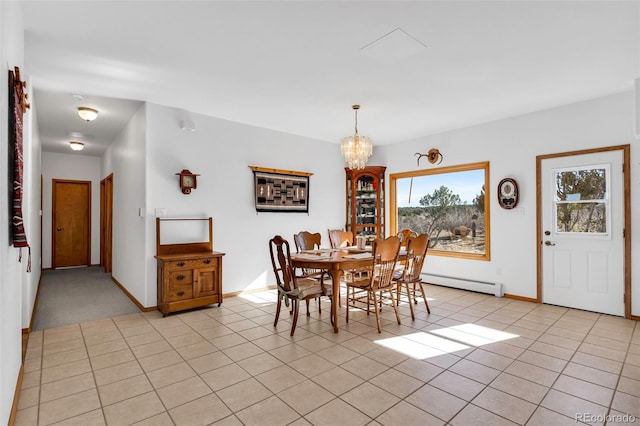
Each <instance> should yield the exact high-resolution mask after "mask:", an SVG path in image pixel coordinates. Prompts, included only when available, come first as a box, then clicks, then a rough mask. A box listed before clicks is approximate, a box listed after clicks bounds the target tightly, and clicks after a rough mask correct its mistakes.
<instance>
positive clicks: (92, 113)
mask: <svg viewBox="0 0 640 426" xmlns="http://www.w3.org/2000/svg"><path fill="white" fill-rule="evenodd" d="M78 115H79V116H80V118H82V119H83V120H84V121H93V120H95V119H96V118H98V111H97V110H95V109H93V108H88V107H80V108H78Z"/></svg>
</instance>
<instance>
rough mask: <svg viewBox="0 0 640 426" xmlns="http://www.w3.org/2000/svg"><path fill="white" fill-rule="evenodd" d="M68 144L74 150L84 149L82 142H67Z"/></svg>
mask: <svg viewBox="0 0 640 426" xmlns="http://www.w3.org/2000/svg"><path fill="white" fill-rule="evenodd" d="M69 146H70V147H71V149H72V150H74V151H82V150H83V149H84V144H83V143H82V142H78V141H71V142H69Z"/></svg>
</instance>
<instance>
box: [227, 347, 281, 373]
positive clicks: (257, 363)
mask: <svg viewBox="0 0 640 426" xmlns="http://www.w3.org/2000/svg"><path fill="white" fill-rule="evenodd" d="M237 364H238V365H239V366H240V367H242V368H243V369H244V370H246V371H247V372H248V373H249V374H251V375H253V376H256V375H258V374H260V373H264V372H265V371H269V370H271V369H272V368H276V367H280V366H281V365H283V363H282V362H281V361H280V360H278V359H277V358H275V357H274V356H272V355H271V354H269V353H268V352H262V353H260V354H258V355H254V356H252V357H250V358H246V359H243V360H242V361H238V363H237Z"/></svg>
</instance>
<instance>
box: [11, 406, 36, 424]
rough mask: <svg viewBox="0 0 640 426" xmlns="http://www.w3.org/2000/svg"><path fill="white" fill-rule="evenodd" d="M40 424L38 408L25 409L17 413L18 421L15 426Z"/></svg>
mask: <svg viewBox="0 0 640 426" xmlns="http://www.w3.org/2000/svg"><path fill="white" fill-rule="evenodd" d="M37 424H38V406H37V405H34V406H33V407H29V408H25V409H24V410H18V411H17V412H16V420H15V423H14V425H13V426H33V425H37Z"/></svg>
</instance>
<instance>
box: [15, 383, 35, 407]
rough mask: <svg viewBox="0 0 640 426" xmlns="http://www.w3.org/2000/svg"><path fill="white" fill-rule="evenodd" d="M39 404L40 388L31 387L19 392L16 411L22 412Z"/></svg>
mask: <svg viewBox="0 0 640 426" xmlns="http://www.w3.org/2000/svg"><path fill="white" fill-rule="evenodd" d="M38 404H40V388H39V387H31V388H28V389H25V390H23V391H20V399H19V400H18V410H24V409H25V408H29V407H36V406H38Z"/></svg>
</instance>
